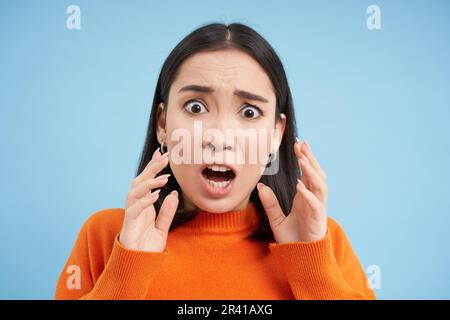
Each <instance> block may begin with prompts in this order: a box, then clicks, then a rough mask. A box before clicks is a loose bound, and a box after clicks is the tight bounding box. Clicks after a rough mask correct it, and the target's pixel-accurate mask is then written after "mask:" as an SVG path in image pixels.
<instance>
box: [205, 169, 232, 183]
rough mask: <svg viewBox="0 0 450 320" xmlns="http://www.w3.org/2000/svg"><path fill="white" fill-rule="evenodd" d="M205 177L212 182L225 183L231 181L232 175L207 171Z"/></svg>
mask: <svg viewBox="0 0 450 320" xmlns="http://www.w3.org/2000/svg"><path fill="white" fill-rule="evenodd" d="M205 175H206V178H207V179H208V180H212V181H215V182H223V181H227V180H230V175H229V174H228V173H227V172H220V171H212V170H210V169H206V170H205Z"/></svg>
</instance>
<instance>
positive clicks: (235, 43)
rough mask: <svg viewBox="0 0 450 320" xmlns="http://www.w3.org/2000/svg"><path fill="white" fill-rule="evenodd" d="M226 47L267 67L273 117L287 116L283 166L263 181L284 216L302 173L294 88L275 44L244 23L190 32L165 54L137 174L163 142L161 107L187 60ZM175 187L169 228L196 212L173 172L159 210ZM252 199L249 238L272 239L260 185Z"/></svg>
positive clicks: (280, 154) (281, 155)
mask: <svg viewBox="0 0 450 320" xmlns="http://www.w3.org/2000/svg"><path fill="white" fill-rule="evenodd" d="M225 48H236V49H239V50H242V51H243V52H245V53H247V54H249V55H250V56H251V57H253V58H254V59H255V60H256V61H257V62H258V63H259V64H260V65H261V66H262V68H263V69H264V70H265V72H266V73H267V75H268V76H269V78H270V80H271V81H272V85H273V87H274V89H275V95H276V111H275V121H278V120H280V114H281V113H284V114H285V115H286V127H285V132H284V134H283V138H282V141H281V144H280V147H279V150H278V157H279V170H278V172H277V173H276V174H274V175H264V174H263V175H262V176H261V179H260V181H261V182H262V183H264V184H265V185H267V186H269V187H270V188H271V189H272V190H273V191H274V193H275V195H276V196H277V198H278V201H279V203H280V207H281V209H282V210H283V212H284V213H285V214H288V213H289V212H290V210H291V205H292V200H293V198H294V195H295V186H296V184H297V178H299V177H300V169H299V168H298V164H297V159H296V157H295V154H294V150H293V146H294V142H295V137H296V136H297V130H296V122H295V115H294V110H293V101H292V96H291V90H290V88H289V84H288V81H287V77H286V73H285V71H284V67H283V64H282V63H281V61H280V59H279V57H278V55H277V54H276V52H275V50H274V49H273V48H272V46H271V45H270V44H269V43H268V42H267V41H266V40H265V39H264V38H263V37H262V36H261V35H259V34H258V33H257V32H256V31H255V30H253V29H252V28H250V27H248V26H246V25H243V24H240V23H233V24H230V25H225V24H222V23H212V24H208V25H205V26H202V27H200V28H198V29H196V30H194V31H193V32H191V33H190V34H189V35H187V36H186V37H185V38H184V39H183V40H181V42H180V43H178V44H177V46H176V47H175V48H174V49H173V50H172V52H171V53H170V54H169V56H168V57H167V59H166V61H165V62H164V65H163V66H162V69H161V73H160V74H159V78H158V83H157V85H156V90H155V95H154V98H153V105H152V110H151V113H150V119H149V124H148V129H147V136H146V139H145V143H144V148H143V151H142V154H141V157H140V160H139V166H138V169H137V173H136V176H138V175H139V174H140V173H141V172H142V171H143V170H144V168H145V167H146V165H147V164H148V162H149V161H150V159H151V157H152V154H153V152H154V151H155V150H156V149H157V148H158V147H159V146H160V144H159V142H158V139H157V135H156V129H157V108H158V105H159V104H160V103H161V102H163V103H164V108H165V110H164V112H166V111H167V106H168V103H169V101H168V99H169V89H170V86H171V85H172V83H173V81H174V79H175V76H176V73H177V71H178V69H179V67H180V65H181V64H182V62H183V61H184V60H186V59H187V58H189V57H190V56H192V55H193V54H195V53H197V52H200V51H214V50H220V49H225ZM165 173H172V171H171V169H170V166H167V167H166V168H164V170H163V171H162V172H161V173H160V174H165ZM172 190H177V191H178V194H179V195H180V203H179V205H178V210H177V212H176V214H175V217H174V220H173V222H172V225H171V227H170V230H172V229H174V228H176V227H177V226H179V225H180V224H182V223H183V222H186V221H188V220H192V219H193V218H194V217H195V215H196V212H187V211H185V210H184V209H183V208H184V201H183V197H182V193H181V190H180V186H179V184H178V183H177V181H176V179H174V177H173V176H172V177H171V178H169V181H168V182H167V184H166V185H165V186H164V187H163V188H161V191H160V196H159V199H158V201H157V202H156V203H155V204H154V206H155V209H156V212H157V213H158V212H159V208H160V207H161V205H162V201H163V200H164V198H165V197H166V195H168V194H169V193H170V192H171V191H172ZM250 201H251V202H252V203H253V204H254V205H255V208H256V210H257V211H258V213H259V214H260V215H261V224H260V225H259V226H258V227H257V228H255V230H253V232H252V233H251V235H250V236H249V238H252V239H255V240H273V239H274V237H273V233H272V230H271V228H270V225H269V221H268V219H267V216H266V213H265V211H264V207H263V206H262V204H261V201H260V200H259V196H258V193H257V190H256V187H255V188H254V190H253V191H252V193H251V195H250Z"/></svg>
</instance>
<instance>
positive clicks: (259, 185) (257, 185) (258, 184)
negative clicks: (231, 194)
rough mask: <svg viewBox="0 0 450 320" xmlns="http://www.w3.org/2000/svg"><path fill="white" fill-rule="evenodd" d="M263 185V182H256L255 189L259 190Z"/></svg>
mask: <svg viewBox="0 0 450 320" xmlns="http://www.w3.org/2000/svg"><path fill="white" fill-rule="evenodd" d="M263 186H264V184H263V183H261V182H258V183H257V184H256V189H258V191H260V190H261V188H262V187H263Z"/></svg>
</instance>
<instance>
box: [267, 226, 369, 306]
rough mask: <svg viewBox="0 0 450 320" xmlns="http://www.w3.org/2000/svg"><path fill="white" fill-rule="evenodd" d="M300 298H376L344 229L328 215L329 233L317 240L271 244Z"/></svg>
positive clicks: (297, 296) (295, 292) (273, 252)
mask: <svg viewBox="0 0 450 320" xmlns="http://www.w3.org/2000/svg"><path fill="white" fill-rule="evenodd" d="M269 249H270V251H271V253H272V254H273V255H274V256H275V259H276V260H277V261H279V263H280V264H281V266H282V269H283V270H284V272H285V274H286V277H287V280H288V282H289V285H290V287H291V290H292V293H293V295H294V297H295V299H297V300H301V299H306V300H312V299H328V300H341V299H342V300H353V299H358V300H359V299H376V297H375V294H374V292H373V291H372V289H370V288H369V286H368V282H367V278H366V275H365V273H364V270H363V269H362V267H361V264H360V263H359V261H358V258H357V256H356V254H355V252H354V251H353V249H352V247H351V245H350V242H349V240H348V238H347V236H346V235H345V233H344V231H343V230H342V228H341V227H340V226H339V225H338V224H337V223H336V222H335V221H334V220H332V219H331V218H328V229H327V233H326V236H325V237H324V238H323V239H321V240H318V241H315V242H309V243H307V242H305V243H303V242H291V243H282V244H278V243H275V242H272V243H270V244H269Z"/></svg>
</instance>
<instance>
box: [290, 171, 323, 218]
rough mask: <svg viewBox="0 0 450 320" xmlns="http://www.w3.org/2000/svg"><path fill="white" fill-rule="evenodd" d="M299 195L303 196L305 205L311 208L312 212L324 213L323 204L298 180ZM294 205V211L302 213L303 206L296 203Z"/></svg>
mask: <svg viewBox="0 0 450 320" xmlns="http://www.w3.org/2000/svg"><path fill="white" fill-rule="evenodd" d="M296 190H297V194H299V195H301V198H302V200H304V203H305V204H306V205H307V206H309V207H310V208H311V209H312V211H310V212H322V211H323V204H322V202H321V201H320V200H319V199H318V198H317V197H316V196H315V195H314V193H312V192H311V191H309V190H308V189H307V188H306V186H305V184H304V183H303V182H302V181H301V180H300V179H297V185H296ZM295 200H296V199H295V198H294V202H293V203H292V209H293V210H294V211H300V207H301V205H302V204H300V203H297V202H296V201H295Z"/></svg>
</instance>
